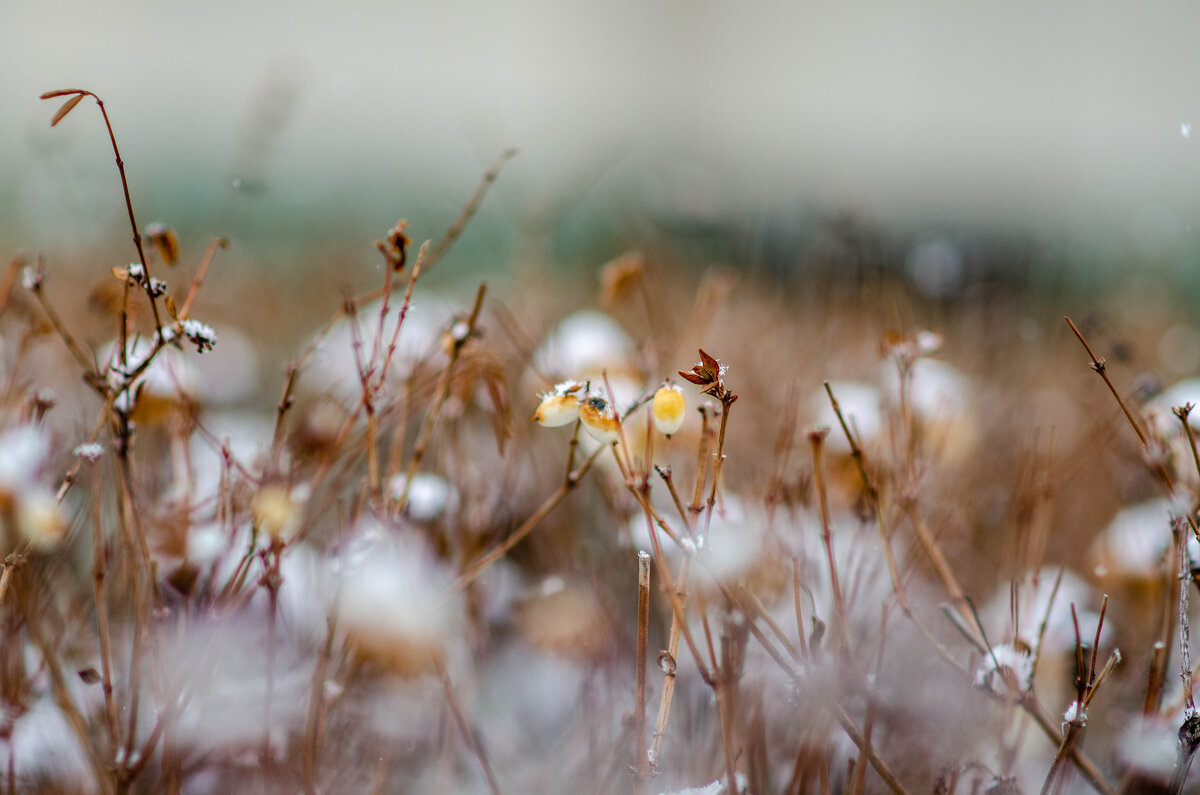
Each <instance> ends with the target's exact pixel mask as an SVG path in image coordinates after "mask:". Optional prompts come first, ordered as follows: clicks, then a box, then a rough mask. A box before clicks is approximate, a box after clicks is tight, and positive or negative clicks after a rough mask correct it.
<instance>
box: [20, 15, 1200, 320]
mask: <svg viewBox="0 0 1200 795" xmlns="http://www.w3.org/2000/svg"><path fill="white" fill-rule="evenodd" d="M1198 23H1200V9H1197V8H1196V7H1195V6H1194V4H1190V3H1183V2H1163V3H1154V4H1150V5H1140V4H1139V5H1138V6H1136V7H1135V6H1130V5H1129V4H1124V3H1115V2H1100V3H1097V2H1082V1H1079V2H1066V3H1059V4H1054V5H1053V7H1046V6H1045V4H1041V3H1033V2H1017V3H1006V4H988V5H979V4H961V3H949V2H931V1H929V0H923V1H922V2H915V3H906V4H904V5H903V6H902V7H900V6H895V5H893V4H885V3H860V2H848V3H837V4H813V3H755V4H738V5H736V6H735V5H734V4H729V3H723V2H706V1H700V2H687V3H684V2H661V3H652V4H646V3H639V2H630V1H628V0H609V1H608V2H604V3H594V4H576V3H569V4H564V3H559V2H553V1H552V0H522V1H521V2H515V3H506V4H484V3H464V2H447V3H422V4H413V3H396V2H382V1H380V0H350V1H349V2H343V3H338V4H336V5H329V4H316V3H312V4H296V3H284V2H250V3H244V2H233V0H207V1H206V2H203V3H200V2H168V3H164V2H149V0H126V2H122V3H119V4H96V3H89V2H83V0H67V1H66V2H41V1H39V2H33V1H32V0H9V2H6V3H5V4H4V8H3V10H0V74H3V77H2V78H0V103H2V107H3V108H4V113H3V124H0V151H2V152H3V155H2V156H0V242H2V243H3V248H4V250H6V251H14V250H17V249H21V250H25V251H26V252H30V253H32V252H42V253H44V254H46V255H47V257H48V258H49V261H50V262H51V263H52V264H53V263H54V262H56V261H58V262H59V263H60V265H62V264H64V263H77V262H80V261H81V260H83V259H87V258H93V259H95V258H102V259H103V261H104V262H103V264H104V265H105V266H108V265H110V264H113V263H112V262H110V260H111V259H112V256H113V254H112V252H113V251H114V250H115V249H114V247H113V245H112V244H113V242H114V241H118V244H119V241H121V240H124V239H125V238H126V237H127V233H126V232H125V231H123V225H124V224H125V219H124V217H123V213H124V210H123V207H122V206H121V202H120V200H119V199H120V196H119V193H118V185H117V183H116V175H115V171H114V169H113V163H112V158H111V156H110V153H109V150H108V142H107V140H106V139H105V137H104V135H103V131H102V126H101V121H100V118H99V114H97V113H95V110H94V108H89V107H87V106H82V107H81V108H80V109H79V110H77V111H76V112H75V113H73V114H72V115H71V117H70V118H69V119H68V120H67V121H65V122H64V123H63V124H62V125H61V126H60V128H59V129H55V130H53V131H51V129H50V128H49V124H48V122H49V118H50V116H51V115H52V114H53V112H54V110H55V108H56V107H57V104H58V103H57V101H54V102H39V101H38V99H37V97H38V95H39V94H40V93H41V92H43V91H46V90H50V89H58V88H66V87H81V88H87V89H90V90H93V91H95V92H96V93H98V94H99V95H100V96H101V97H102V98H104V99H105V101H106V104H107V107H108V108H109V110H110V113H111V115H112V119H113V124H114V126H115V128H116V132H117V135H118V139H119V142H120V144H121V146H122V150H123V154H124V157H125V160H126V161H127V164H128V169H129V178H130V181H131V185H132V188H133V192H134V199H135V203H136V208H137V211H138V214H139V220H140V221H141V222H143V223H148V222H151V221H155V220H158V221H164V222H167V223H169V224H171V225H173V226H174V227H175V228H177V229H178V230H179V232H180V235H181V237H182V238H183V243H184V249H185V252H187V251H188V250H191V251H192V252H193V256H195V257H198V256H199V252H200V250H201V248H202V246H203V244H204V243H205V242H206V241H207V239H208V238H209V237H210V236H212V235H224V236H227V237H229V238H230V240H231V241H232V244H233V245H232V247H231V249H230V253H229V254H228V257H229V258H230V260H231V261H236V262H238V263H239V267H240V266H254V267H276V268H283V267H297V266H298V265H299V264H301V263H304V264H309V263H320V264H322V267H323V268H326V269H328V268H329V267H331V266H333V265H336V266H337V267H338V268H340V269H343V270H342V272H343V273H345V272H347V269H349V270H350V271H353V269H356V268H374V267H376V265H377V262H376V260H377V256H376V255H375V253H374V251H373V249H372V248H371V241H373V240H374V239H375V238H376V237H379V236H381V235H382V234H383V232H384V231H385V230H386V229H387V228H388V227H389V226H390V225H391V224H392V223H393V222H394V221H395V220H396V219H397V218H399V217H406V218H408V219H409V220H410V221H411V222H412V229H411V231H412V233H413V236H414V238H416V239H418V240H421V239H424V238H427V237H436V236H437V235H438V234H440V232H441V231H442V229H443V228H444V227H445V226H446V225H447V224H448V223H449V222H450V221H451V220H452V219H453V217H454V215H455V214H456V212H457V210H458V208H459V207H460V206H461V204H462V202H463V201H464V200H465V198H466V197H467V196H468V195H469V193H470V191H471V189H472V187H473V186H474V184H475V182H476V180H477V178H478V176H479V174H480V173H481V172H482V171H483V169H484V168H485V167H486V164H487V163H489V162H490V161H491V160H492V159H493V158H494V157H495V156H496V154H497V153H498V152H500V151H501V150H503V149H504V148H506V147H510V146H516V147H519V148H520V150H521V154H520V155H519V157H518V158H517V159H516V160H514V161H513V162H512V163H511V164H510V166H509V167H508V168H507V169H506V170H505V173H504V175H503V177H502V178H501V179H500V181H499V183H498V185H497V187H496V190H495V192H494V194H493V196H492V197H491V198H490V199H489V201H488V203H487V205H486V206H485V208H484V211H483V212H482V214H481V217H480V218H479V219H478V220H477V222H476V223H475V224H474V225H473V226H472V227H471V229H470V230H469V233H468V235H467V236H466V238H465V239H464V241H463V244H462V246H461V248H460V249H458V250H457V251H456V257H457V258H458V259H459V261H460V263H465V264H460V265H459V266H458V267H459V268H468V267H474V268H489V269H497V268H506V267H508V266H510V265H511V264H513V262H514V261H516V260H519V259H520V258H521V257H523V256H526V255H527V254H528V251H529V248H528V247H527V245H528V244H530V243H531V242H532V244H533V245H534V247H535V248H537V249H538V250H539V251H541V252H542V253H545V254H549V255H550V259H551V260H552V261H554V262H555V263H558V264H560V265H562V266H564V267H565V266H568V265H570V264H572V263H575V264H586V265H588V266H594V265H595V264H596V263H597V262H600V261H603V259H604V258H606V257H608V256H611V255H612V254H614V253H617V252H619V251H620V250H622V249H623V248H624V247H626V246H628V245H630V243H631V242H633V243H637V242H639V241H640V240H644V239H645V238H646V237H647V236H650V235H654V236H663V235H665V236H667V237H668V238H677V239H678V240H680V241H682V242H683V244H684V245H685V246H692V247H694V248H696V249H698V250H699V251H700V252H701V254H702V256H703V257H704V258H705V259H707V260H712V259H717V260H721V261H724V262H727V263H728V264H731V265H735V266H737V267H741V268H748V269H760V270H763V271H766V272H768V273H770V274H774V275H780V274H782V275H792V274H793V273H794V272H795V271H796V269H798V268H803V267H804V266H805V263H806V262H808V261H810V260H811V256H808V255H811V253H812V251H813V249H814V246H815V247H817V248H820V247H822V246H825V247H828V246H830V245H833V246H844V245H847V243H846V241H847V240H850V241H851V242H850V244H849V245H852V246H853V245H856V243H855V241H858V242H861V241H862V240H863V239H867V240H869V241H874V243H872V245H875V249H873V251H874V254H871V255H870V256H874V257H875V258H877V259H880V260H881V261H886V262H887V263H890V264H891V265H893V266H895V267H896V268H899V269H902V270H904V271H905V272H906V274H907V278H908V279H909V280H910V281H911V282H913V284H914V286H915V287H916V288H917V289H918V291H920V292H923V293H926V294H929V295H931V296H932V297H948V296H952V295H953V294H954V293H955V292H956V291H958V290H960V289H962V288H963V287H964V285H965V284H966V283H967V282H969V281H970V278H971V277H972V275H973V274H977V273H978V272H980V271H986V272H987V273H992V272H994V271H998V272H1000V273H1001V274H1004V273H1008V274H1016V276H1015V277H1011V276H1007V277H1004V278H1021V279H1025V280H1026V281H1028V280H1029V279H1030V278H1032V279H1033V282H1032V285H1033V286H1034V287H1038V286H1039V285H1040V286H1042V287H1046V288H1053V289H1061V288H1068V287H1075V288H1081V287H1082V288H1087V287H1090V286H1096V285H1097V284H1103V285H1104V287H1105V289H1109V288H1110V287H1111V286H1112V285H1113V284H1114V280H1115V281H1116V282H1117V283H1120V282H1121V281H1122V280H1127V279H1129V278H1132V277H1136V278H1137V280H1138V281H1137V284H1138V285H1141V286H1142V287H1144V286H1145V283H1146V280H1147V279H1168V280H1172V283H1174V281H1173V280H1179V283H1180V284H1182V287H1183V288H1184V289H1186V290H1191V291H1193V292H1196V293H1200V289H1198V288H1197V285H1196V284H1192V281H1193V280H1195V281H1196V282H1197V284H1200V277H1191V276H1189V275H1188V270H1189V268H1190V266H1191V265H1192V264H1193V263H1194V262H1195V260H1196V256H1197V253H1198V251H1200V246H1198V242H1200V237H1198V235H1197V230H1196V228H1195V224H1194V219H1195V218H1196V216H1197V211H1198V210H1200V198H1198V195H1197V190H1196V185H1197V182H1198V180H1197V177H1198V176H1200V149H1197V147H1198V146H1200V126H1197V127H1196V128H1195V134H1193V132H1192V130H1193V126H1192V125H1193V123H1200V95H1198V94H1197V91H1196V86H1197V85H1200V57H1198V56H1197V54H1196V49H1195V33H1196V31H1197V30H1198V29H1200V28H1198ZM831 241H832V242H831ZM876 244H877V245H876ZM870 256H868V258H870ZM806 257H807V259H806ZM128 258H129V254H127V253H126V254H121V259H128ZM230 260H227V261H230ZM1191 270H1195V269H1194V268H1192V269H1191ZM460 273H461V271H460Z"/></svg>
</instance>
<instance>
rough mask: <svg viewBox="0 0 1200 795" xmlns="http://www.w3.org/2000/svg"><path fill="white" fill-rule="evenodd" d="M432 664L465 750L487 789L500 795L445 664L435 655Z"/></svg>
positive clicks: (489, 766) (493, 775) (494, 775)
mask: <svg viewBox="0 0 1200 795" xmlns="http://www.w3.org/2000/svg"><path fill="white" fill-rule="evenodd" d="M433 662H434V665H435V666H436V668H437V673H438V677H439V678H440V679H441V680H442V689H443V690H444V691H445V693H446V703H447V704H448V705H449V707H450V712H451V714H452V715H453V716H454V723H455V725H456V726H457V727H458V731H459V733H460V734H461V735H462V739H463V742H464V743H466V744H467V748H468V749H469V750H470V751H471V754H472V755H473V756H474V757H475V759H476V760H478V762H479V767H480V768H481V769H482V770H483V776H484V778H485V779H486V780H487V784H488V789H490V790H491V792H492V795H500V785H499V784H497V783H496V774H495V773H494V772H492V766H491V764H490V763H489V762H488V758H487V755H486V754H485V753H484V752H483V748H482V747H481V746H480V745H479V741H478V740H477V739H476V737H475V732H474V731H472V729H471V726H470V725H469V724H468V723H467V719H466V716H464V715H463V712H462V708H461V707H460V706H459V703H458V697H457V696H455V695H454V684H453V683H452V682H451V681H450V674H449V673H447V671H446V666H445V664H444V663H443V662H442V660H441V659H440V658H439V657H437V656H436V655H435V656H434V660H433Z"/></svg>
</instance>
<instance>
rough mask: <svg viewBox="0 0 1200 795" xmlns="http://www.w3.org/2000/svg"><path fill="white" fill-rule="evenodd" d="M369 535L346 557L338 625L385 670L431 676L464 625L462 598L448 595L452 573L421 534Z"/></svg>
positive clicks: (370, 658)
mask: <svg viewBox="0 0 1200 795" xmlns="http://www.w3.org/2000/svg"><path fill="white" fill-rule="evenodd" d="M367 530H370V528H367ZM361 531H362V528H360V534H361ZM367 535H368V536H369V538H367V539H366V541H365V543H364V544H363V546H362V548H360V549H356V550H355V551H354V552H352V553H349V554H348V555H347V557H348V560H347V561H346V563H345V566H344V569H343V571H342V575H343V576H342V586H341V592H340V594H339V597H338V600H337V608H336V611H337V615H338V625H339V626H340V627H342V628H343V629H344V630H345V632H346V635H347V637H348V638H349V639H350V640H351V642H352V643H353V644H354V646H355V648H356V649H358V651H359V652H360V653H361V654H362V655H363V657H364V658H366V659H368V660H370V661H372V662H374V663H376V664H378V665H379V666H381V667H382V668H384V669H386V670H388V671H390V672H392V673H394V674H396V675H398V676H401V677H412V676H419V675H421V674H424V673H428V672H432V671H433V670H434V669H435V665H436V661H437V660H439V659H444V658H445V657H446V656H447V655H448V652H449V646H450V644H451V643H452V641H453V640H454V639H455V638H459V637H461V636H462V630H463V624H464V622H465V617H464V612H463V604H462V599H461V597H459V596H458V595H456V594H453V593H450V592H449V588H450V585H451V583H452V582H453V576H452V573H451V571H450V570H449V568H447V567H446V566H445V564H443V563H442V562H441V561H440V560H438V558H437V557H436V556H435V555H434V554H433V551H432V550H431V549H429V548H428V546H427V545H426V543H425V542H424V541H423V540H422V539H421V538H419V537H417V536H413V535H405V536H404V537H402V538H394V537H393V536H390V535H382V534H372V533H367Z"/></svg>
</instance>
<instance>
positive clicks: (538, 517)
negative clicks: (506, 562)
mask: <svg viewBox="0 0 1200 795" xmlns="http://www.w3.org/2000/svg"><path fill="white" fill-rule="evenodd" d="M606 449H607V445H605V446H604V447H597V448H596V449H595V450H593V451H592V453H591V455H589V456H588V457H587V458H585V459H584V460H583V463H582V464H580V465H579V468H578V469H576V470H575V471H574V472H570V473H568V474H567V477H566V478H565V479H564V480H563V482H562V483H561V484H559V487H558V488H557V489H555V491H554V493H552V494H551V495H550V496H549V497H547V498H546V499H545V500H544V501H543V502H542V504H541V505H539V506H538V508H537V510H536V511H534V512H533V513H532V514H530V516H529V518H528V519H526V520H525V521H524V522H522V523H521V526H520V527H518V528H517V529H516V530H514V531H513V532H512V534H511V535H509V536H508V538H506V539H504V540H503V541H502V542H500V543H499V544H498V545H496V547H495V548H494V549H492V551H491V552H488V553H487V554H486V555H484V556H483V557H482V558H480V559H479V560H477V561H475V562H474V563H472V564H471V566H470V567H469V568H468V569H467V570H466V571H464V572H463V573H462V574H460V575H459V576H458V579H457V580H455V581H454V584H453V585H452V586H450V590H453V591H458V590H462V589H463V588H465V587H466V586H467V585H469V584H470V583H471V582H472V581H473V580H474V579H475V578H476V577H478V576H479V575H480V574H482V573H483V572H484V571H485V570H486V569H487V568H488V567H489V566H491V565H492V564H493V563H495V562H496V561H498V560H500V558H502V557H504V556H505V555H507V554H508V552H509V550H511V549H512V548H513V547H515V546H516V545H517V544H519V543H521V541H522V540H523V539H524V538H525V536H527V535H529V534H530V533H531V532H532V531H533V529H534V528H535V527H537V526H538V525H539V524H541V522H542V520H543V519H545V518H546V517H547V516H549V515H550V512H551V511H553V510H554V509H555V508H557V507H558V504H559V503H560V502H562V501H563V499H565V498H566V496H567V495H568V494H570V493H571V490H572V489H573V488H575V486H576V485H578V484H579V481H580V479H581V478H582V477H583V476H584V475H586V474H587V471H588V470H589V469H591V468H592V464H593V463H594V462H595V461H596V459H597V458H598V457H599V456H600V454H601V453H603V452H604V451H605V450H606Z"/></svg>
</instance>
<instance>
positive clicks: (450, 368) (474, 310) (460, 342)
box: [396, 282, 487, 511]
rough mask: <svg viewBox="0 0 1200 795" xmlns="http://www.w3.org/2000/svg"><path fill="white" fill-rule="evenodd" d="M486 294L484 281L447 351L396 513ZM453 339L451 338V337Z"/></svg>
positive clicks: (436, 418)
mask: <svg viewBox="0 0 1200 795" xmlns="http://www.w3.org/2000/svg"><path fill="white" fill-rule="evenodd" d="M486 294H487V283H486V282H483V283H481V284H480V285H479V290H478V291H476V293H475V305H474V306H472V307H471V314H470V316H468V318H467V331H466V334H464V335H462V338H461V339H459V338H458V337H454V339H453V347H452V348H451V349H450V361H449V362H447V363H446V367H445V369H443V370H442V378H441V380H440V381H439V382H438V387H437V394H436V395H434V398H433V405H432V406H431V407H430V409H429V412H428V413H427V414H426V415H425V421H424V422H423V423H422V424H421V431H420V433H419V434H418V435H417V442H416V444H415V445H414V446H413V452H412V457H411V458H410V459H409V461H408V469H407V470H406V472H405V473H404V474H405V478H404V490H403V491H402V492H401V493H400V496H399V497H398V498H397V499H396V510H397V511H399V510H403V508H404V506H405V505H406V504H407V503H408V493H409V490H410V489H411V488H412V481H413V476H414V475H415V474H416V473H417V470H418V469H419V468H420V466H421V462H422V461H423V460H424V458H425V453H426V451H427V450H428V449H429V440H430V439H432V438H433V429H434V427H435V426H436V425H437V420H438V415H439V414H440V413H441V411H442V406H443V404H445V402H446V397H447V396H448V395H449V394H450V379H451V377H452V376H453V374H454V365H455V364H457V363H458V359H459V356H460V355H461V354H462V349H463V347H464V346H465V345H466V343H467V341H468V340H469V339H471V337H472V336H474V335H475V325H476V323H478V322H479V313H480V311H481V310H482V309H483V297H484V296H485V295H486ZM452 336H453V335H452Z"/></svg>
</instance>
